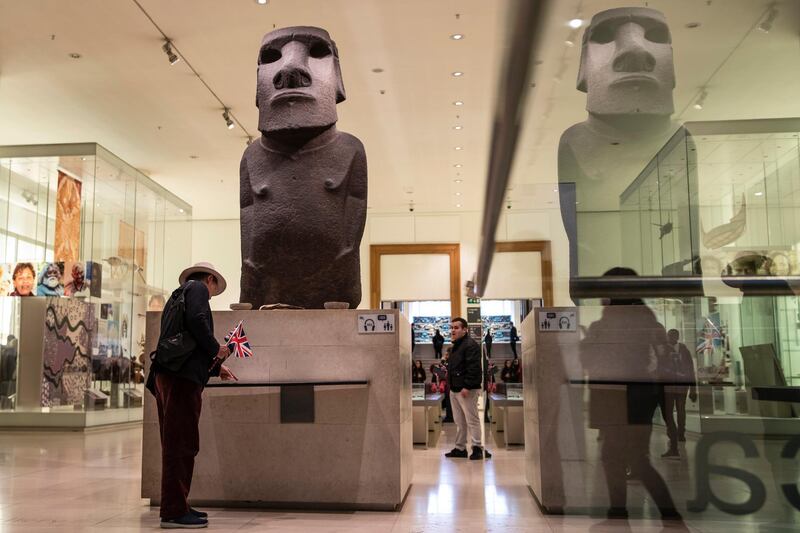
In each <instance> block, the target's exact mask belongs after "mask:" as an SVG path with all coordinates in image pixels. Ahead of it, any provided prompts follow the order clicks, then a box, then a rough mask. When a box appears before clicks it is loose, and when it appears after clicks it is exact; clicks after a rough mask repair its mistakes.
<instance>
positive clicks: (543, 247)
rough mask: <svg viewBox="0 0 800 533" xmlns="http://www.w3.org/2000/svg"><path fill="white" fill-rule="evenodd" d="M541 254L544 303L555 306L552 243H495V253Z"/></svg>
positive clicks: (546, 305)
mask: <svg viewBox="0 0 800 533" xmlns="http://www.w3.org/2000/svg"><path fill="white" fill-rule="evenodd" d="M507 252H539V253H540V254H541V257H542V303H543V305H544V306H545V307H552V306H553V253H552V249H551V246H550V241H507V242H498V243H495V247H494V253H496V254H499V253H507Z"/></svg>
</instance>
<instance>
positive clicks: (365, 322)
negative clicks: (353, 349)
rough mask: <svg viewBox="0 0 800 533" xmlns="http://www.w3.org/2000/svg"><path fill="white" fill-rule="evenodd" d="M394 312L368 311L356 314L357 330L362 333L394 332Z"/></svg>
mask: <svg viewBox="0 0 800 533" xmlns="http://www.w3.org/2000/svg"><path fill="white" fill-rule="evenodd" d="M394 331H395V324H394V314H392V313H387V314H382V313H370V314H363V315H358V332H359V333H360V334H364V335H372V334H377V333H394Z"/></svg>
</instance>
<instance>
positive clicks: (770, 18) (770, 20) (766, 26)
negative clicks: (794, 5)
mask: <svg viewBox="0 0 800 533" xmlns="http://www.w3.org/2000/svg"><path fill="white" fill-rule="evenodd" d="M776 18H778V10H777V9H776V8H775V4H774V3H772V4H770V6H769V11H768V12H767V15H766V16H765V17H764V20H763V21H762V22H761V24H759V25H758V29H759V30H760V31H763V32H764V33H769V32H770V30H772V25H773V24H775V19H776Z"/></svg>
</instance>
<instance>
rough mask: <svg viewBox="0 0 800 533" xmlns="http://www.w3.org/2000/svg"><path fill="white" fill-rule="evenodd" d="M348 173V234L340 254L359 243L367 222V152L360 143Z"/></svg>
mask: <svg viewBox="0 0 800 533" xmlns="http://www.w3.org/2000/svg"><path fill="white" fill-rule="evenodd" d="M348 174H349V176H348V190H347V205H346V207H345V213H346V215H345V216H346V217H347V222H348V223H347V227H348V231H349V234H348V235H347V246H346V247H345V249H343V250H342V251H341V252H340V254H339V255H340V256H343V255H345V254H347V253H350V252H351V251H352V250H353V249H354V248H357V247H358V246H359V245H360V243H361V237H362V236H363V235H364V226H365V225H366V222H367V154H366V152H365V151H364V146H363V145H362V144H361V143H358V150H356V153H355V155H354V156H353V161H352V162H351V164H350V170H349V172H348Z"/></svg>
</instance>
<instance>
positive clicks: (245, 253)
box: [239, 152, 253, 303]
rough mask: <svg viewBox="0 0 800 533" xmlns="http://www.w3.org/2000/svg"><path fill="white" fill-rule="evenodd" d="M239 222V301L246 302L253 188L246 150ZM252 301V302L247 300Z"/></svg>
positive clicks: (242, 172) (243, 161) (240, 190)
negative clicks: (240, 265) (240, 268)
mask: <svg viewBox="0 0 800 533" xmlns="http://www.w3.org/2000/svg"><path fill="white" fill-rule="evenodd" d="M239 216H240V218H241V222H240V224H239V228H240V235H241V251H242V280H241V281H242V286H241V296H240V298H239V301H240V302H247V301H248V300H247V299H246V297H245V295H246V294H249V292H250V291H249V290H248V288H249V285H250V281H249V280H250V277H251V276H249V275H248V274H249V271H250V270H251V268H250V267H251V265H252V258H251V257H250V250H251V242H252V239H253V189H252V188H251V187H250V173H249V172H248V170H247V152H245V153H244V155H243V156H242V162H241V164H240V166H239ZM248 303H252V302H248Z"/></svg>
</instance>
